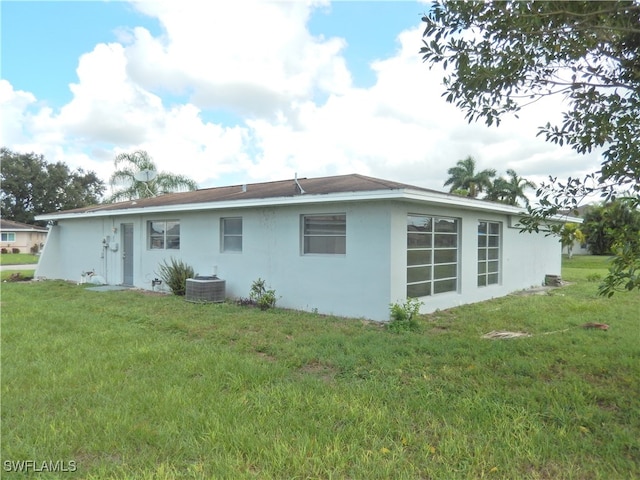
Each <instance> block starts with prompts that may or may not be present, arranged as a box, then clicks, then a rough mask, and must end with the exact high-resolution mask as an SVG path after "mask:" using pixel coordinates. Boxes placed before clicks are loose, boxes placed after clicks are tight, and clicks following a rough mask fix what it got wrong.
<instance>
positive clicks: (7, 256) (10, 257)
mask: <svg viewBox="0 0 640 480" xmlns="http://www.w3.org/2000/svg"><path fill="white" fill-rule="evenodd" d="M39 258H40V257H39V256H38V255H32V254H30V253H3V254H1V255H0V265H31V264H36V263H38V259H39Z"/></svg>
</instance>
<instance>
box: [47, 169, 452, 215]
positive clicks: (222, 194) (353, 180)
mask: <svg viewBox="0 0 640 480" xmlns="http://www.w3.org/2000/svg"><path fill="white" fill-rule="evenodd" d="M297 182H298V184H299V185H300V187H302V189H303V190H304V195H324V194H330V193H347V192H370V191H377V190H398V189H405V188H411V189H416V190H423V191H433V192H435V190H427V189H424V188H420V187H415V186H412V185H407V184H404V183H398V182H393V181H389V180H381V179H378V178H373V177H367V176H364V175H358V174H351V175H338V176H332V177H319V178H298V179H297ZM298 184H296V180H295V179H289V180H279V181H274V182H263V183H251V184H246V185H232V186H228V187H214V188H204V189H201V190H196V191H193V192H180V193H170V194H165V195H160V196H157V197H153V198H144V199H138V200H128V201H125V202H118V203H112V204H103V205H95V206H92V207H85V208H77V209H74V210H66V211H65V212H57V213H85V212H92V211H98V210H99V211H101V212H104V211H112V210H127V209H132V208H145V207H163V206H175V205H189V204H197V203H211V202H222V201H232V200H254V199H266V198H278V197H294V196H299V195H302V193H301V191H300V188H299V187H298ZM438 193H441V192H438Z"/></svg>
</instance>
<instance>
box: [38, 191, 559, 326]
mask: <svg viewBox="0 0 640 480" xmlns="http://www.w3.org/2000/svg"><path fill="white" fill-rule="evenodd" d="M314 213H324V214H328V213H345V214H346V218H347V246H346V252H347V253H346V255H302V253H301V237H300V222H301V215H302V214H314ZM409 213H417V214H427V215H435V216H449V217H455V218H460V219H461V220H462V221H461V232H460V238H459V240H460V244H461V245H462V247H461V248H460V276H459V278H460V282H459V289H458V291H457V292H449V293H443V294H439V295H433V296H430V297H424V298H422V299H421V300H422V301H423V302H424V305H423V307H422V311H423V312H431V311H434V310H436V309H444V308H450V307H454V306H457V305H461V304H464V303H472V302H477V301H481V300H486V299H489V298H492V297H499V296H503V295H506V294H508V293H511V292H513V291H516V290H520V289H524V288H528V287H531V286H534V285H540V284H541V283H542V282H543V281H544V276H545V274H556V275H559V274H560V268H561V255H560V253H561V252H560V243H559V242H558V240H557V239H556V238H554V237H545V236H544V235H543V234H520V233H519V231H518V230H517V229H514V228H510V227H509V222H508V217H507V216H506V215H501V214H494V213H491V214H486V213H484V212H476V211H471V210H460V209H452V208H443V207H430V206H425V205H424V203H409V202H406V201H397V202H389V201H386V202H383V201H370V202H367V203H363V202H349V203H341V204H329V203H327V204H321V205H308V206H280V207H264V208H251V209H227V210H224V211H221V210H215V209H212V210H208V211H201V212H189V213H180V214H171V213H170V214H164V215H160V214H154V215H125V216H120V217H99V218H84V219H72V220H59V224H58V225H57V226H55V227H54V228H52V229H51V231H50V233H49V235H48V238H47V243H46V246H45V249H44V251H43V253H42V257H41V259H40V263H39V265H38V269H37V271H36V276H41V277H47V278H62V279H66V280H72V281H80V278H81V274H82V272H85V271H87V270H94V271H95V273H96V274H97V275H100V276H102V277H103V278H104V279H105V280H106V282H107V283H109V284H120V283H122V280H123V273H122V245H121V243H122V238H121V230H122V229H121V224H122V223H132V224H133V228H134V236H133V241H134V251H133V255H134V264H133V265H134V285H135V286H136V287H139V288H145V289H151V288H152V286H151V281H152V280H153V279H154V278H156V277H159V269H158V267H159V265H160V263H162V262H163V261H164V260H165V259H169V258H170V257H171V256H173V257H175V258H176V259H181V260H183V261H184V262H186V263H187V264H189V265H191V266H193V267H194V270H195V272H196V273H198V274H200V275H211V274H213V273H214V268H215V269H216V273H217V275H218V277H220V278H221V279H223V280H225V281H226V290H227V296H228V297H248V296H249V290H250V288H251V283H252V282H253V281H254V280H256V279H258V278H263V279H264V280H266V282H267V285H268V286H269V288H273V289H275V291H276V295H277V296H278V302H277V304H278V306H282V307H286V308H295V309H301V310H309V311H311V310H316V309H317V311H318V312H320V313H327V314H336V315H344V316H350V317H364V318H369V319H373V320H388V319H389V303H392V302H395V301H403V300H404V299H405V295H406V262H407V254H406V248H407V238H406V228H407V227H406V219H407V215H408V214H409ZM221 217H242V219H243V251H242V253H225V252H221V250H220V244H221V240H220V218H221ZM149 220H180V231H181V238H180V242H181V245H180V249H179V250H149V249H148V248H147V233H146V231H147V222H148V221H149ZM479 220H488V221H499V222H502V275H501V280H500V283H499V284H498V285H490V286H487V287H477V284H476V281H477V280H476V279H477V276H476V275H477V222H478V221H479ZM103 239H106V240H107V242H117V243H118V244H119V249H118V251H112V250H111V249H110V248H104V247H103V243H102V242H103ZM214 266H215V267H214Z"/></svg>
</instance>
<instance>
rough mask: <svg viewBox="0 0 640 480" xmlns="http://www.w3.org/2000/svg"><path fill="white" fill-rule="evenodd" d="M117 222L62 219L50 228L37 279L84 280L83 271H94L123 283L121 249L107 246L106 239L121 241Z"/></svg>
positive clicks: (112, 280)
mask: <svg viewBox="0 0 640 480" xmlns="http://www.w3.org/2000/svg"><path fill="white" fill-rule="evenodd" d="M114 222H115V220H114V219H112V218H110V217H109V218H107V217H103V218H86V219H73V220H60V221H59V222H58V224H57V225H54V226H52V227H51V228H50V229H49V235H47V240H46V242H45V247H44V249H43V251H42V253H41V255H40V260H39V261H38V266H37V268H36V272H35V276H36V278H37V277H43V278H48V279H63V280H70V281H76V282H80V281H81V276H82V273H83V272H88V271H94V272H95V274H96V275H99V276H101V277H102V278H104V280H105V281H106V282H107V283H110V284H118V283H121V282H122V273H121V259H122V256H121V252H120V251H117V252H113V251H111V250H110V249H108V248H104V246H103V239H106V240H107V241H108V242H109V241H111V240H113V239H115V240H116V241H118V242H119V238H120V237H119V232H118V233H114V232H113V228H114V226H116V225H117V224H116V223H114Z"/></svg>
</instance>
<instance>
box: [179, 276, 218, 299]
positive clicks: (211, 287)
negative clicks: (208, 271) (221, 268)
mask: <svg viewBox="0 0 640 480" xmlns="http://www.w3.org/2000/svg"><path fill="white" fill-rule="evenodd" d="M225 284H226V282H225V281H224V280H221V279H219V278H218V277H216V276H215V275H213V276H211V277H204V276H197V277H196V278H187V289H186V292H185V296H184V298H185V300H186V301H187V302H195V303H209V302H224V299H225Z"/></svg>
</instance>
